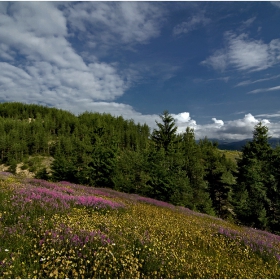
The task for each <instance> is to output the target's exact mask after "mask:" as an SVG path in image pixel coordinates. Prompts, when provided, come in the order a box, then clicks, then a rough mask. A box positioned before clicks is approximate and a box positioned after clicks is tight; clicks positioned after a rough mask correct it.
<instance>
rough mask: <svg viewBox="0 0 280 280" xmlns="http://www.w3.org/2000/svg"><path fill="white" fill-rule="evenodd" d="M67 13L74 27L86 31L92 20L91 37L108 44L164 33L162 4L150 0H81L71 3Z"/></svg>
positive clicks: (88, 33) (136, 40) (146, 38)
mask: <svg viewBox="0 0 280 280" xmlns="http://www.w3.org/2000/svg"><path fill="white" fill-rule="evenodd" d="M67 14H68V20H69V22H70V25H71V28H73V30H81V31H84V32H85V31H87V30H88V28H87V27H86V26H87V25H88V24H90V26H91V30H90V31H88V32H85V34H84V35H85V36H86V37H87V39H90V38H92V40H95V42H96V41H98V42H100V43H102V44H106V45H108V44H109V45H111V44H115V43H119V42H120V41H122V42H123V43H126V44H133V43H146V42H147V41H148V40H149V39H151V38H154V37H157V36H158V35H159V34H160V26H161V22H162V21H163V20H164V12H163V10H162V9H161V8H160V5H154V3H149V2H110V3H108V2H79V3H77V4H74V5H69V6H68V12H67ZM89 35H91V36H89ZM97 35H98V36H97ZM97 37H98V38H97ZM92 40H90V42H91V41H92Z"/></svg>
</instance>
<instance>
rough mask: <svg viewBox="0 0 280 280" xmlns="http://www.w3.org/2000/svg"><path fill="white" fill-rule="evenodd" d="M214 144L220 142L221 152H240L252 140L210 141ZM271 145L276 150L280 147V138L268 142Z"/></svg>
mask: <svg viewBox="0 0 280 280" xmlns="http://www.w3.org/2000/svg"><path fill="white" fill-rule="evenodd" d="M209 140H211V141H212V142H218V148H219V149H221V150H233V151H240V150H241V149H242V147H243V146H244V145H245V144H246V143H247V142H248V141H251V140H252V139H244V140H240V141H231V140H219V139H209ZM268 142H269V143H270V145H271V146H272V147H273V148H275V147H276V146H277V144H279V145H280V138H271V139H269V141H268Z"/></svg>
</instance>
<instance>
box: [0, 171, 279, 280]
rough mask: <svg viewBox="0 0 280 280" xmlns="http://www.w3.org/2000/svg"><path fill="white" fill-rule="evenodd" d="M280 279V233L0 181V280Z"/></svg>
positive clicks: (110, 195)
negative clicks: (78, 279)
mask: <svg viewBox="0 0 280 280" xmlns="http://www.w3.org/2000/svg"><path fill="white" fill-rule="evenodd" d="M5 176H6V175H5V174H4V177H5ZM0 177H1V174H0ZM9 178H10V179H9ZM279 275H280V237H279V236H278V235H273V234H270V233H268V232H264V231H259V230H254V229H250V228H245V227H239V226H237V225H234V224H231V223H229V222H227V221H223V220H221V219H218V218H215V217H210V216H208V215H205V214H201V213H197V212H194V211H191V210H190V209H187V208H184V207H175V206H173V205H171V204H168V203H165V202H161V201H157V200H154V199H150V198H144V197H141V196H138V195H129V194H125V193H119V192H117V191H114V190H110V189H105V188H104V189H96V188H91V187H87V186H80V185H76V184H71V183H69V182H59V183H50V182H46V181H44V180H37V179H28V180H19V179H17V178H14V177H8V179H5V180H0V278H41V279H42V278H80V279H84V278H106V279H108V278H115V279H116V278H129V279H131V278H279Z"/></svg>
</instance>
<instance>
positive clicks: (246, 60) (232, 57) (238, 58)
mask: <svg viewBox="0 0 280 280" xmlns="http://www.w3.org/2000/svg"><path fill="white" fill-rule="evenodd" d="M225 45H226V47H225V48H224V49H221V50H217V51H216V52H215V53H214V54H213V55H212V56H210V57H208V58H207V59H206V60H204V61H202V62H201V64H203V65H208V66H211V67H213V68H214V69H215V70H221V71H224V70H225V69H226V68H228V67H233V68H234V69H237V70H240V71H244V70H248V71H260V70H264V69H267V68H270V67H272V66H274V65H275V64H278V63H279V62H280V40H279V39H274V40H272V41H271V42H270V43H268V44H266V43H264V42H263V41H261V40H254V39H251V38H249V37H248V35H247V34H245V33H242V34H240V35H238V36H237V35H236V34H234V33H231V32H226V33H225Z"/></svg>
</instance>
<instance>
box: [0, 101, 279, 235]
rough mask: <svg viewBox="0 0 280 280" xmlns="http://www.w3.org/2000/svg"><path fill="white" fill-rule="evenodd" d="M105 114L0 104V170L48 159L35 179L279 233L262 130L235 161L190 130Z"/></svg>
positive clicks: (270, 158) (270, 159)
mask: <svg viewBox="0 0 280 280" xmlns="http://www.w3.org/2000/svg"><path fill="white" fill-rule="evenodd" d="M160 117H161V121H160V122H157V123H156V124H157V128H156V129H154V130H153V131H151V129H150V128H149V127H148V126H147V125H146V124H144V125H141V124H136V123H135V122H134V121H133V120H125V119H124V118H123V117H121V116H119V117H114V116H112V115H110V114H100V113H92V112H84V113H82V114H80V115H78V116H76V115H74V114H72V113H70V112H68V111H64V110H59V109H56V108H48V107H45V106H41V105H33V104H31V105H27V104H23V103H1V104H0V164H2V165H5V166H9V171H10V172H12V173H15V171H16V166H17V164H19V163H26V162H27V161H28V159H29V158H30V157H34V156H38V155H41V156H45V157H51V158H53V161H52V163H51V166H50V169H49V170H48V169H47V168H46V167H43V168H40V169H39V170H36V174H35V177H36V178H37V179H44V180H48V181H51V182H59V181H68V182H71V183H74V184H80V185H86V186H94V187H101V188H102V187H105V188H110V189H113V190H116V191H120V192H124V193H129V194H137V195H141V196H143V197H147V198H151V199H156V200H160V201H163V202H168V203H171V204H173V205H175V206H183V207H186V208H189V209H190V210H194V211H197V212H201V213H205V214H209V215H212V216H216V217H218V218H222V219H224V220H229V221H231V222H234V223H236V224H239V225H244V226H247V227H253V228H256V229H261V230H267V231H270V232H272V233H276V234H279V233H280V147H278V146H277V147H275V148H272V147H271V146H270V145H269V143H268V140H269V131H268V128H267V127H266V126H264V125H262V123H259V124H257V125H256V126H255V128H254V131H252V140H250V141H248V142H247V144H246V145H245V146H244V147H243V148H242V150H241V153H240V156H239V157H238V158H237V159H236V160H233V159H231V158H228V157H226V156H225V153H223V152H222V151H221V150H219V149H218V146H217V143H213V142H211V141H210V140H208V139H207V138H204V139H201V140H199V141H196V140H195V134H194V130H193V129H191V128H187V129H186V131H185V132H184V133H181V134H180V133H177V127H176V123H175V120H174V119H173V118H172V116H171V115H170V114H169V113H168V111H164V112H163V113H162V115H161V116H160Z"/></svg>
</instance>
